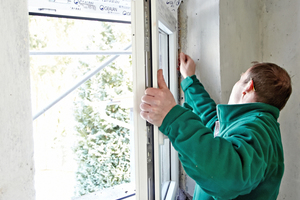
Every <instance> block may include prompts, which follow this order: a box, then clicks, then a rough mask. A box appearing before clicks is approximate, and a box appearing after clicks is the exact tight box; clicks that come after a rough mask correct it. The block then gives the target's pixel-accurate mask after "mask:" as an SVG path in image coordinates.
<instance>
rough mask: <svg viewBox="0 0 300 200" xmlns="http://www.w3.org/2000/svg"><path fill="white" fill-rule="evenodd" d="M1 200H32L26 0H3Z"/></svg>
mask: <svg viewBox="0 0 300 200" xmlns="http://www.w3.org/2000/svg"><path fill="white" fill-rule="evenodd" d="M0 15H1V17H0V27H1V28H0V91H1V98H0V136H1V140H0V158H1V161H0V200H18V199H22V200H33V199H35V197H34V196H35V192H34V179H33V176H34V167H33V138H32V115H31V103H30V74H29V49H28V21H27V20H28V17H27V16H28V12H27V1H18V0H11V1H5V0H0Z"/></svg>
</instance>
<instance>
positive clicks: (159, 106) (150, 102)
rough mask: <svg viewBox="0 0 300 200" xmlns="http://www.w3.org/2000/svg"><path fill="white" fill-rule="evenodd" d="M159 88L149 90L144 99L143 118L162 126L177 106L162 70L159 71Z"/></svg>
mask: <svg viewBox="0 0 300 200" xmlns="http://www.w3.org/2000/svg"><path fill="white" fill-rule="evenodd" d="M157 83H158V88H147V89H146V90H145V95H144V96H143V97H142V103H141V105H140V108H141V113H140V115H141V117H142V118H143V119H145V120H147V121H148V122H149V123H151V124H154V125H156V126H158V127H159V126H161V124H162V122H163V120H164V118H165V117H166V115H167V114H168V113H169V111H170V110H171V109H172V108H173V107H174V106H176V102H175V99H174V97H173V95H172V93H171V91H170V90H169V88H168V86H167V84H166V82H165V80H164V77H163V73H162V70H161V69H160V70H158V71H157Z"/></svg>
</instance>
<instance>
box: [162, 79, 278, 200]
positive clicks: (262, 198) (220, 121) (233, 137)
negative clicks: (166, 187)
mask: <svg viewBox="0 0 300 200" xmlns="http://www.w3.org/2000/svg"><path fill="white" fill-rule="evenodd" d="M181 86H182V89H183V91H184V94H185V102H186V103H184V105H183V107H182V106H179V105H177V106H175V107H174V108H172V109H171V111H170V112H169V113H168V114H167V116H166V117H165V119H164V120H163V123H162V125H161V126H160V128H159V129H160V131H161V132H162V133H164V134H165V135H167V136H168V137H169V139H170V141H171V142H172V144H173V146H174V148H175V149H176V150H177V151H178V155H179V159H180V161H181V163H182V165H183V167H184V169H185V171H186V173H187V174H188V175H189V176H190V177H191V178H192V179H194V180H195V181H196V187H195V192H194V200H213V199H218V200H228V199H243V200H271V199H272V200H275V199H276V198H277V196H278V192H279V187H280V182H281V179H282V176H283V171H284V160H283V150H282V143H281V136H280V129H279V123H278V122H277V118H278V117H279V109H278V108H276V107H274V106H271V105H268V104H264V103H248V104H235V105H218V106H217V105H216V104H215V102H214V101H213V100H212V99H211V98H210V96H209V95H208V93H207V92H206V91H205V89H204V87H203V85H202V84H201V83H200V82H199V80H198V79H197V78H196V76H195V75H194V76H191V77H187V78H186V79H184V80H183V81H182V82H181ZM214 133H215V135H214Z"/></svg>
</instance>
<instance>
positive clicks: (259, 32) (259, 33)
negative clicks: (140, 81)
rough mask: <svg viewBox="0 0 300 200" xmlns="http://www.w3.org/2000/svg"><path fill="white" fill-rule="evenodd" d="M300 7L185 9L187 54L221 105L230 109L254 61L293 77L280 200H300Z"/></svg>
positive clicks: (274, 0)
mask: <svg viewBox="0 0 300 200" xmlns="http://www.w3.org/2000/svg"><path fill="white" fill-rule="evenodd" d="M299 4H300V2H299V1H297V0H290V1H280V0H263V1H261V0H252V1H249V0H222V1H219V0H218V1H215V0H214V1H205V0H200V1H192V0H185V1H184V2H183V3H182V4H181V6H180V8H179V10H180V12H179V18H180V23H179V25H180V35H181V36H180V42H181V43H183V48H181V50H182V51H183V52H186V53H187V54H190V55H191V57H192V58H193V59H194V60H195V61H196V64H197V71H196V74H197V76H198V77H200V79H201V81H202V82H203V83H204V86H205V87H206V88H207V90H208V92H209V93H211V94H212V95H211V96H212V98H213V99H215V100H216V102H217V103H227V101H228V98H229V95H230V92H231V89H232V86H233V85H234V83H235V82H236V81H237V80H238V79H239V76H240V74H241V73H242V72H245V70H246V69H247V68H249V67H250V65H251V62H252V61H266V62H274V63H277V64H279V65H280V66H282V67H284V68H285V69H286V70H287V71H288V72H289V73H290V74H291V75H292V76H293V78H292V80H293V94H292V96H291V99H290V100H289V102H288V104H287V105H286V108H285V109H284V110H283V111H282V112H281V114H280V118H279V122H280V124H281V131H282V140H283V146H284V152H285V165H286V170H285V174H284V177H283V181H282V186H281V190H280V194H279V197H278V199H298V198H299V196H300V190H299V188H300V177H299V173H300V170H299V168H300V157H299V156H298V155H299V152H300V145H299V144H300V134H299V131H298V130H299V128H300V127H299V126H300V123H299V122H300V109H299V108H300V103H299V99H300V97H299V95H300V90H299V87H300V83H299V72H300V68H299V67H298V66H297V64H298V63H300V62H299V61H300V54H299V51H300V47H299V46H300V45H299V43H300V38H299V33H300V13H299V6H300V5H299ZM199 12H201V13H199ZM183 22H185V23H183ZM184 25H186V26H184ZM182 28H183V30H184V31H183V32H182ZM211 41H213V42H211ZM198 59H199V60H198ZM210 70H211V72H212V73H209V71H210ZM181 174H182V175H181V180H182V182H183V183H184V184H183V185H182V184H181V188H182V189H184V190H186V191H187V192H188V193H189V194H191V195H192V194H193V190H192V189H191V188H192V187H193V186H194V184H195V183H194V181H193V180H191V179H190V178H189V177H187V175H186V174H185V173H184V172H183V171H182V172H181Z"/></svg>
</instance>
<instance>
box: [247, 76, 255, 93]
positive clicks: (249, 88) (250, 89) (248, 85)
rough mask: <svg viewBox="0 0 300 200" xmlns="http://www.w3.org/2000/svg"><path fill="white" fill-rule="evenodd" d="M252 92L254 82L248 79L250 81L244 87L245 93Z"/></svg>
mask: <svg viewBox="0 0 300 200" xmlns="http://www.w3.org/2000/svg"><path fill="white" fill-rule="evenodd" d="M252 91H255V88H254V82H253V80H252V79H250V81H248V83H247V85H246V87H245V92H248V93H249V92H252Z"/></svg>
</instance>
